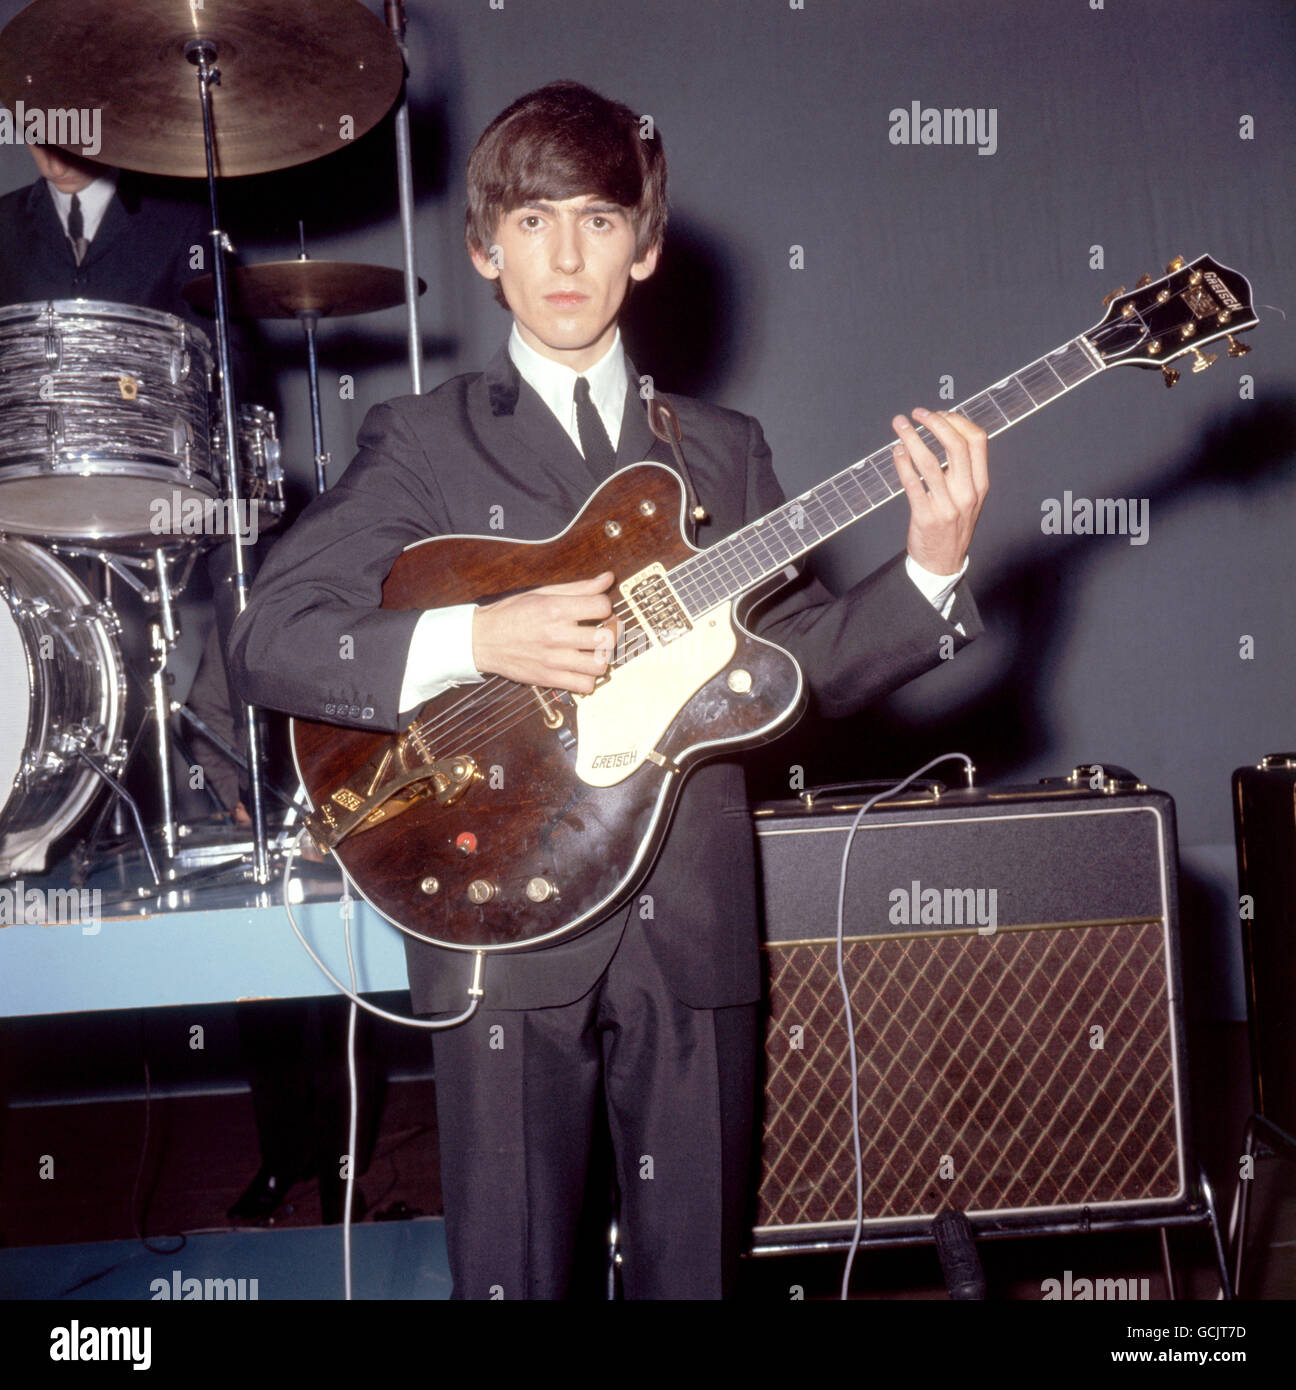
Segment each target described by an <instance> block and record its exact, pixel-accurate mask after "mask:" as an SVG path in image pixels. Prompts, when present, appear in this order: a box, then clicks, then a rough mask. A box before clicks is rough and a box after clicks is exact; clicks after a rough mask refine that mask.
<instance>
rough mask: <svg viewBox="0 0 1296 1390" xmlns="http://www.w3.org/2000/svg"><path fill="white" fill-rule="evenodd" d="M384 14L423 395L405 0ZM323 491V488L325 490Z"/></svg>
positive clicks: (410, 317)
mask: <svg viewBox="0 0 1296 1390" xmlns="http://www.w3.org/2000/svg"><path fill="white" fill-rule="evenodd" d="M384 13H385V16H386V20H387V28H388V29H390V30H391V34H392V37H393V38H394V39H395V40H396V47H397V49H398V50H399V52H400V56H401V65H402V68H403V76H402V79H401V94H400V102H399V103H398V105H397V107H396V188H397V192H398V193H399V195H400V221H401V251H402V256H403V259H404V264H405V329H406V336H407V338H408V340H409V370H410V390H411V391H412V392H413V393H414V395H416V396H421V395H422V394H423V334H422V331H421V330H420V327H419V311H418V284H419V279H418V267H417V265H416V264H415V261H414V171H413V161H412V159H411V154H410V119H409V70H410V67H409V51H408V49H407V48H406V47H405V3H404V0H386V3H385V6H384ZM321 491H323V489H321Z"/></svg>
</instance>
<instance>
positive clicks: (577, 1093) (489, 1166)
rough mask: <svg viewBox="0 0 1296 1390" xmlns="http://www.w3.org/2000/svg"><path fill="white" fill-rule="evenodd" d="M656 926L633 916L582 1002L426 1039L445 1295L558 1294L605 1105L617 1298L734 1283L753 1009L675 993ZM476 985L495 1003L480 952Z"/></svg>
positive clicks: (511, 1014) (500, 1012) (571, 1257)
mask: <svg viewBox="0 0 1296 1390" xmlns="http://www.w3.org/2000/svg"><path fill="white" fill-rule="evenodd" d="M651 930H652V923H651V921H649V922H641V921H640V920H639V918H638V915H637V914H633V913H632V914H631V919H630V922H629V925H628V926H627V927H626V931H625V935H624V936H623V938H622V940H621V943H620V945H619V947H618V948H617V951H616V953H615V955H614V956H613V958H612V961H611V963H610V964H609V965H608V968H607V970H606V971H605V972H604V973H603V975H602V976H601V977H600V979H599V981H598V983H597V984H595V986H594V987H593V989H591V990H590V991H589V992H588V993H587V994H586V995H584V996H583V997H582V998H581V999H578V1000H577V1001H576V1002H575V1003H572V1004H566V1005H561V1006H558V1007H555V1008H548V1009H531V1010H525V1011H521V1010H519V1011H514V1010H505V1009H493V1010H492V1009H484V1010H482V1011H481V1012H479V1013H478V1014H477V1015H476V1016H475V1017H474V1018H473V1019H472V1020H471V1021H470V1022H469V1023H467V1024H466V1025H464V1026H463V1027H461V1028H454V1029H450V1030H448V1031H447V1032H445V1033H438V1034H436V1035H435V1037H434V1041H433V1048H434V1051H435V1056H436V1090H437V1119H438V1124H439V1126H440V1131H441V1161H442V1165H443V1166H442V1172H441V1181H442V1188H443V1192H444V1196H445V1210H446V1234H447V1242H448V1245H449V1252H450V1268H451V1272H452V1274H453V1276H454V1295H453V1296H454V1297H455V1298H480V1299H489V1298H504V1299H512V1298H539V1299H555V1298H562V1297H564V1296H565V1295H566V1294H567V1292H568V1289H569V1284H570V1281H571V1277H572V1271H573V1267H574V1264H575V1261H576V1259H577V1256H578V1252H577V1250H576V1249H575V1245H576V1234H575V1233H576V1231H577V1228H578V1226H579V1224H580V1215H581V1210H582V1206H583V1205H584V1203H585V1198H586V1183H587V1178H589V1177H591V1174H590V1170H589V1155H590V1152H591V1148H592V1147H593V1148H597V1144H596V1143H595V1140H596V1135H595V1133H594V1126H595V1125H596V1124H600V1123H603V1122H604V1121H603V1115H604V1113H606V1123H607V1125H608V1127H609V1130H610V1133H611V1141H612V1153H613V1168H614V1173H615V1179H616V1186H617V1190H618V1193H619V1227H620V1237H621V1251H622V1289H623V1291H624V1294H625V1297H626V1298H635V1299H639V1298H680V1299H707V1298H722V1297H724V1296H725V1295H726V1294H727V1293H728V1292H729V1290H730V1288H731V1286H732V1280H733V1273H734V1268H735V1265H736V1260H737V1255H738V1253H739V1251H740V1249H741V1248H742V1244H743V1240H744V1236H745V1232H746V1231H747V1230H748V1229H749V1226H748V1220H747V1218H748V1210H747V1205H748V1182H747V1179H748V1175H749V1172H750V1166H751V1165H750V1160H751V1150H752V1139H753V1133H754V1114H755V1095H756V1093H755V1065H756V1053H757V1039H756V1019H757V1006H756V1005H755V1004H739V1005H734V1006H731V1007H727V1008H718V1009H691V1008H689V1007H688V1006H687V1005H685V1004H682V1003H680V1002H679V1000H678V999H676V997H675V996H674V994H672V992H671V991H670V989H669V988H668V986H667V984H666V982H665V980H664V979H663V978H662V975H661V972H660V971H659V970H658V968H657V964H656V961H655V960H654V958H653V953H652V951H651V950H650V949H649V947H648V943H647V941H646V939H645V933H646V932H650V931H651ZM485 981H486V989H487V998H489V997H490V962H489V961H488V962H487V968H486V976H485ZM598 1176H599V1175H598V1174H597V1173H595V1174H594V1175H593V1177H594V1180H595V1181H596V1182H597V1179H598ZM601 1195H602V1194H601V1193H600V1192H599V1190H598V1189H597V1187H596V1188H595V1189H594V1190H593V1191H592V1193H591V1196H592V1197H593V1198H594V1199H595V1200H597V1199H598V1198H599V1197H600V1196H601Z"/></svg>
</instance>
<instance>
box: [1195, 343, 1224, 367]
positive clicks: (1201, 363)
mask: <svg viewBox="0 0 1296 1390" xmlns="http://www.w3.org/2000/svg"><path fill="white" fill-rule="evenodd" d="M1192 354H1193V356H1194V357H1195V358H1196V359H1197V360H1196V361H1195V362H1194V363H1193V371H1195V372H1204V371H1205V370H1206V368H1207V367H1209V366H1210V365H1211V363H1212V362H1218V361H1219V353H1218V352H1203V351H1202V350H1201V348H1193V350H1192Z"/></svg>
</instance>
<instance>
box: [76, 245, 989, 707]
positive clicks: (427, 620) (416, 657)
mask: <svg viewBox="0 0 1296 1390" xmlns="http://www.w3.org/2000/svg"><path fill="white" fill-rule="evenodd" d="M87 235H88V234H87ZM508 351H509V356H510V357H511V358H512V359H513V365H514V366H515V367H516V368H517V369H518V373H519V375H520V376H521V377H522V379H523V381H525V382H526V383H527V384H528V385H529V386H531V387H532V388H533V389H534V390H535V392H536V394H537V395H538V396H539V397H540V399H541V400H542V401H543V402H544V403H545V404H546V405H547V406H548V407H549V409H550V410H551V411H553V413H554V416H555V417H556V419H557V421H558V423H559V424H560V425H561V426H562V427H563V429H564V430H566V431H567V434H568V436H569V437H570V438H571V441H572V443H573V444H575V446H576V447H577V448H578V449H580V447H581V442H580V433H579V431H578V430H577V428H576V381H577V378H578V377H582V376H583V377H585V378H586V379H587V380H588V382H589V384H590V400H591V401H592V402H593V403H594V408H595V409H596V410H597V411H598V413H599V418H600V419H601V420H602V421H603V426H604V428H605V429H606V430H607V434H608V439H609V440H610V441H611V443H612V447H613V449H615V448H616V446H617V441H618V440H619V439H620V438H621V421H622V416H623V414H624V412H625V401H626V361H625V352H624V350H623V348H622V346H621V330H620V329H619V328H618V329H617V334H616V337H615V338H614V339H613V342H612V346H611V347H610V348H608V350H607V352H606V353H604V355H603V356H602V357H601V358H600V359H599V360H598V361H597V362H596V363H595V364H594V365H593V366H592V367H590V368H589V369H588V370H587V371H584V372H575V371H573V370H572V369H571V368H570V367H565V366H563V365H562V363H561V362H554V361H551V360H550V359H549V358H548V357H545V356H543V355H542V354H541V353H538V352H537V351H536V350H535V349H534V348H533V347H530V346H529V345H528V344H527V343H525V342H524V341H523V340H522V335H521V334H520V333H519V332H518V328H517V324H516V322H515V323H514V325H513V331H512V333H511V334H510V335H509V341H508ZM581 452H582V454H583V453H584V450H583V449H582V450H581ZM967 566H968V562H967V557H966V556H965V557H964V559H963V565H962V567H961V568H960V569H959V572H958V573H957V574H932V573H931V572H930V571H929V570H926V569H924V568H923V567H922V566H921V565H920V564H919V563H918V562H917V561H916V560H915V559H914V558H913V556H912V555H906V556H905V573H906V574H908V576H909V578H910V579H911V580H912V581H913V583H914V584H915V585H916V586H917V588H918V590H919V592H920V593H921V594H922V595H923V597H924V598H926V599H927V600H928V602H930V603H931V605H932V607H933V608H935V609H937V610H938V611H939V613H940V615H941V617H942V618H948V617H949V613H950V609H951V608H952V607H953V606H954V591H955V590H956V589H957V587H958V582H959V580H960V579H962V578H963V575H964V574H965V573H966V572H967ZM476 611H477V605H476V604H475V603H460V604H454V605H452V606H450V607H448V608H430V609H427V610H426V611H425V612H424V613H423V615H422V616H421V617H420V618H419V620H418V622H417V623H416V624H415V625H414V632H413V634H412V636H411V637H410V645H409V653H408V655H407V657H406V660H405V675H404V679H403V681H402V682H401V690H400V709H401V711H402V712H404V711H406V710H412V709H416V708H417V707H418V706H419V705H421V704H422V703H423V702H424V701H425V700H431V699H432V698H433V697H434V696H436V695H439V694H441V692H442V691H443V690H447V689H449V687H450V686H452V685H471V684H475V683H477V682H480V681H482V680H484V679H485V677H484V676H483V675H482V673H481V672H480V671H478V669H477V665H476V663H475V662H474V661H473V646H472V627H473V614H474V613H475V612H476ZM955 627H956V629H957V630H958V631H959V632H962V631H963V627H962V624H959V623H956V624H955Z"/></svg>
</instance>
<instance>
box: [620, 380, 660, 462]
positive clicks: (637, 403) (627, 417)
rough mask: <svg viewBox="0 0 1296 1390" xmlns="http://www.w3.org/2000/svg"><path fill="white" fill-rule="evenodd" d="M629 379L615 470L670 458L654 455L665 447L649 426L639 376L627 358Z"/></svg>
mask: <svg viewBox="0 0 1296 1390" xmlns="http://www.w3.org/2000/svg"><path fill="white" fill-rule="evenodd" d="M626 376H627V380H626V403H625V413H624V414H623V415H622V416H621V438H620V439H618V440H617V449H616V459H615V460H614V462H613V467H615V468H624V467H625V466H626V464H627V463H639V462H640V461H641V460H642V459H664V458H666V457H668V455H665V454H657V453H654V452H653V451H654V450H655V449H657V448H659V447H660V448H664V447H665V446H664V445H663V444H662V443H661V440H659V439H658V438H657V436H656V435H655V434H654V433H653V432H652V430H651V429H649V427H648V410H647V406H646V405H645V403H644V401H643V400H642V399H641V398H640V395H639V373H638V372H637V371H636V370H635V367H634V363H633V362H631V361H630V359H629V358H626Z"/></svg>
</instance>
